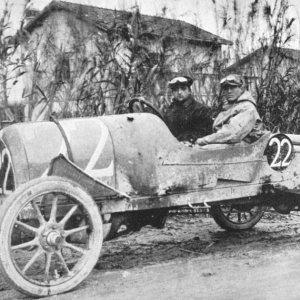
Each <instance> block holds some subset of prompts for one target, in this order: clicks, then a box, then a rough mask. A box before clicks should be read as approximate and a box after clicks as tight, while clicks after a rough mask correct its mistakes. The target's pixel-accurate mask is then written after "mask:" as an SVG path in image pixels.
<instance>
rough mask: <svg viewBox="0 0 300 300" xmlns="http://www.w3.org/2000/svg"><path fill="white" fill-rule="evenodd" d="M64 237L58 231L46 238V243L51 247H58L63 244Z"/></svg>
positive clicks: (52, 232)
mask: <svg viewBox="0 0 300 300" xmlns="http://www.w3.org/2000/svg"><path fill="white" fill-rule="evenodd" d="M63 240H64V239H63V237H62V236H61V235H60V234H59V233H58V232H56V231H51V232H50V233H48V235H47V237H46V242H47V244H48V245H49V246H55V247H58V246H59V245H61V244H62V242H63Z"/></svg>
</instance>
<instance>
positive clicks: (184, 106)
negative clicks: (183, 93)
mask: <svg viewBox="0 0 300 300" xmlns="http://www.w3.org/2000/svg"><path fill="white" fill-rule="evenodd" d="M164 117H165V119H166V122H167V125H168V127H169V129H170V130H171V132H172V133H173V135H174V136H175V137H176V138H177V139H178V140H179V141H189V142H192V143H193V142H195V140H196V139H197V138H200V137H203V136H205V135H207V134H210V133H211V132H212V124H213V121H212V118H211V109H210V108H209V107H207V106H206V105H204V104H201V103H199V102H197V101H196V100H195V99H194V98H193V97H192V96H190V97H189V98H188V99H186V100H185V101H184V102H179V101H176V100H175V99H174V100H173V102H172V103H171V105H170V106H169V108H168V110H167V112H166V113H165V115H164Z"/></svg>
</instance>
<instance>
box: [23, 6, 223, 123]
mask: <svg viewBox="0 0 300 300" xmlns="http://www.w3.org/2000/svg"><path fill="white" fill-rule="evenodd" d="M95 39H100V40H103V41H105V40H107V36H106V34H105V33H104V32H99V31H96V30H95V27H94V26H93V24H89V23H87V22H83V21H80V20H78V19H77V18H75V17H74V15H72V14H70V13H68V12H66V11H58V12H56V11H54V12H52V13H50V15H49V16H48V17H47V18H46V19H45V20H44V21H43V23H42V26H40V27H36V28H35V29H34V30H33V31H32V32H31V33H30V37H29V40H28V41H26V42H25V43H23V44H22V47H21V48H22V51H23V52H30V53H31V54H32V57H31V59H30V61H28V62H27V65H26V70H27V73H26V75H25V76H23V81H22V85H20V91H19V97H20V98H22V95H23V96H25V97H23V100H22V103H23V104H25V106H26V109H25V111H26V113H25V119H26V120H33V121H36V120H42V119H44V118H47V113H48V110H47V109H45V105H46V103H47V101H48V102H49V101H50V102H51V103H53V104H52V108H53V109H54V110H58V111H59V110H60V111H63V110H67V109H69V110H70V106H71V107H73V108H72V110H73V109H75V108H76V100H77V99H79V98H80V97H81V96H82V95H81V94H80V93H81V92H82V90H81V89H80V87H81V86H83V85H84V80H85V76H86V72H87V71H88V70H89V68H90V67H91V66H92V64H93V63H94V59H97V55H96V54H97V51H98V50H97V48H96V45H95ZM119 42H120V44H119V46H118V47H116V48H115V50H116V53H115V56H114V57H115V58H116V60H117V61H118V62H119V65H120V67H121V68H122V69H123V71H124V72H125V73H126V68H128V61H129V60H130V52H128V48H127V47H126V43H124V42H123V41H119ZM149 49H150V52H151V51H153V52H154V53H160V51H162V45H161V42H160V41H153V42H152V43H151V44H150V45H149ZM165 56H166V58H167V59H166V65H167V66H168V67H169V71H170V72H171V73H173V74H176V73H177V72H179V71H181V70H189V71H192V74H194V76H193V77H194V79H195V84H194V85H193V92H194V95H195V97H196V99H197V100H198V101H201V102H204V103H207V104H211V102H212V101H213V99H214V97H215V96H216V94H217V92H218V91H217V88H216V86H217V84H216V82H217V81H218V78H217V75H215V73H216V72H215V69H216V62H217V61H218V60H220V57H221V46H220V45H219V46H214V47H212V46H211V45H210V44H205V43H202V44H201V43H199V42H198V43H197V44H192V43H191V42H182V40H181V41H179V40H178V41H172V43H170V45H169V47H168V49H166V52H165ZM66 60H69V69H70V70H69V71H70V72H69V73H70V74H69V77H70V78H69V79H68V81H66V82H64V83H63V84H61V85H58V84H57V80H58V79H57V71H56V68H57V66H60V65H62V63H61V62H65V61H66ZM84 60H85V61H87V62H85V64H84V63H83V62H84ZM126 60H127V61H126ZM113 68H114V66H113V65H112V64H111V65H107V66H105V70H104V69H103V70H102V69H101V70H99V72H98V74H97V76H95V78H94V80H95V81H97V80H98V81H100V80H102V83H101V90H102V91H107V90H109V92H104V95H102V96H104V98H106V109H107V111H108V113H112V110H113V101H114V98H115V93H114V92H113V86H112V85H111V84H109V83H107V82H108V81H109V80H111V79H114V78H109V76H111V74H114V71H115V70H113ZM105 78H106V79H107V80H106V81H107V82H103V81H105V80H103V79H105ZM96 79H97V80H96ZM36 85H38V88H34V87H35V86H36ZM155 89H157V91H158V93H157V94H161V92H163V93H165V94H166V92H167V91H166V90H167V89H166V81H162V82H161V83H160V82H158V83H157V84H155ZM45 99H47V101H45ZM38 103H39V104H38ZM77 109H78V107H77Z"/></svg>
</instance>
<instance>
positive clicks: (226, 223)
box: [210, 205, 264, 231]
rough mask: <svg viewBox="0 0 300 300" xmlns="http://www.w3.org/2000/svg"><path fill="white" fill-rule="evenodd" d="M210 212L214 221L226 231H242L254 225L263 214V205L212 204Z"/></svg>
mask: <svg viewBox="0 0 300 300" xmlns="http://www.w3.org/2000/svg"><path fill="white" fill-rule="evenodd" d="M210 214H211V216H212V217H213V219H214V220H215V222H216V223H217V224H218V225H219V226H220V227H221V228H223V229H226V230H228V231H242V230H247V229H250V228H252V227H253V226H255V225H256V224H257V223H258V222H259V220H260V219H261V218H262V216H263V214H264V207H263V206H249V205H213V206H211V208H210Z"/></svg>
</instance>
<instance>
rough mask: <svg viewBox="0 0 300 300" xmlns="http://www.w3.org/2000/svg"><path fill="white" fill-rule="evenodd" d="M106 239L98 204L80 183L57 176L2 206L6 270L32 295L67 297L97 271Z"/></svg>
mask: <svg viewBox="0 0 300 300" xmlns="http://www.w3.org/2000/svg"><path fill="white" fill-rule="evenodd" d="M78 237H80V239H79V238H78ZM102 239H103V237H102V221H101V216H100V213H99V211H98V208H97V205H96V204H95V202H94V201H93V199H92V198H91V196H90V195H89V194H87V193H86V192H85V191H84V190H83V189H82V188H81V187H80V186H79V185H78V184H76V183H74V182H72V181H70V180H66V179H64V178H60V177H55V176H51V177H46V178H39V179H35V180H32V181H29V182H28V183H26V184H25V185H23V186H20V187H19V188H18V189H17V190H16V191H15V192H14V193H13V194H11V195H10V196H9V197H8V198H7V199H6V200H5V201H4V204H3V206H2V207H1V213H0V244H1V247H0V269H1V271H2V274H3V275H4V276H5V277H6V279H7V280H8V281H9V282H10V283H11V284H12V285H13V286H14V287H15V288H16V289H17V290H19V291H20V292H22V293H25V294H27V295H30V296H34V297H40V296H49V295H54V294H58V293H64V292H66V291H69V290H71V289H73V288H75V287H76V286H77V285H78V284H80V283H81V282H82V281H83V280H84V279H85V278H86V277H87V276H88V275H89V273H90V272H91V271H92V269H93V268H94V266H95V264H96V263H97V261H98V258H99V255H100V250H101V247H102Z"/></svg>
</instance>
